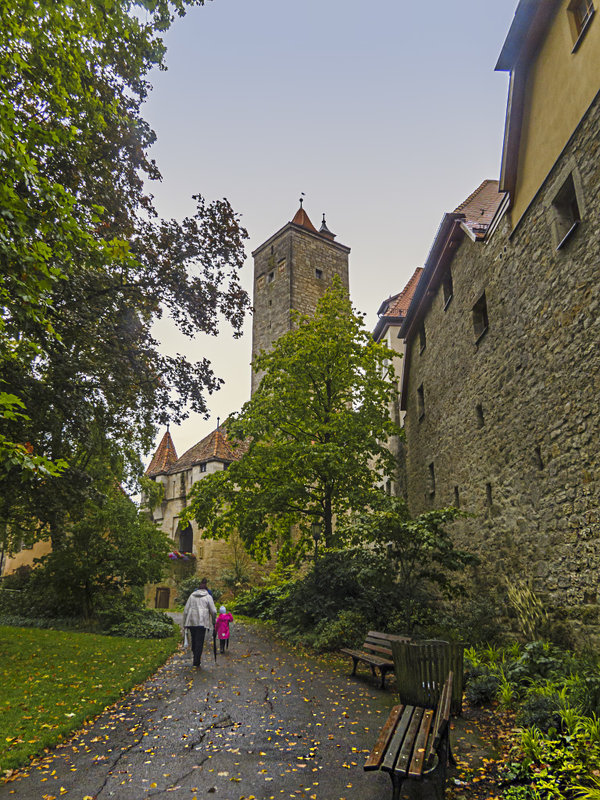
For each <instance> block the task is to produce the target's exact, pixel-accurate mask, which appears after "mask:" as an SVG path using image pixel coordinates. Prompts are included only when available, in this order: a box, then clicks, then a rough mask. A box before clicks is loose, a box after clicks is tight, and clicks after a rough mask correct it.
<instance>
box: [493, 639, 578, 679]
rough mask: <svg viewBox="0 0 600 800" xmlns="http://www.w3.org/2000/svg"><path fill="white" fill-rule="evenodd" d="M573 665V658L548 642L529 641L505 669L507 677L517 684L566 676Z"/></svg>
mask: <svg viewBox="0 0 600 800" xmlns="http://www.w3.org/2000/svg"><path fill="white" fill-rule="evenodd" d="M572 667H573V659H572V657H571V656H569V655H568V654H566V653H562V652H561V651H560V650H559V649H558V648H557V647H554V646H553V645H551V644H549V643H548V642H530V643H529V644H527V645H525V647H524V648H523V654H522V655H521V656H520V657H519V658H518V659H517V660H516V661H515V662H514V663H513V664H511V665H510V666H509V667H508V669H507V677H508V678H509V679H510V680H511V681H513V682H514V683H518V684H529V683H531V682H532V681H538V680H540V679H543V680H555V679H557V678H561V677H567V676H568V675H569V674H570V673H571V671H572Z"/></svg>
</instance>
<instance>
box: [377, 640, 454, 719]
mask: <svg viewBox="0 0 600 800" xmlns="http://www.w3.org/2000/svg"><path fill="white" fill-rule="evenodd" d="M392 655H393V659H394V671H395V673H396V682H397V684H398V693H399V695H400V702H402V703H405V704H410V705H418V706H426V707H428V708H435V707H436V706H437V705H438V702H439V700H440V697H441V695H442V689H443V687H444V683H445V681H446V678H447V676H448V674H449V673H450V672H452V673H453V676H454V679H453V682H452V697H451V706H450V710H451V712H452V713H453V714H460V713H461V711H462V690H463V660H464V644H461V643H457V642H452V643H450V642H444V641H441V640H431V641H423V642H392Z"/></svg>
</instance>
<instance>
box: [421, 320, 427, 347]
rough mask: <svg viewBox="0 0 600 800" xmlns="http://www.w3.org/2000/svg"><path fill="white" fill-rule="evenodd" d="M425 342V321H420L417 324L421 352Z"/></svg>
mask: <svg viewBox="0 0 600 800" xmlns="http://www.w3.org/2000/svg"><path fill="white" fill-rule="evenodd" d="M426 344H427V337H426V336H425V323H424V322H422V323H421V325H420V326H419V346H420V348H421V353H422V352H423V350H425V346H426Z"/></svg>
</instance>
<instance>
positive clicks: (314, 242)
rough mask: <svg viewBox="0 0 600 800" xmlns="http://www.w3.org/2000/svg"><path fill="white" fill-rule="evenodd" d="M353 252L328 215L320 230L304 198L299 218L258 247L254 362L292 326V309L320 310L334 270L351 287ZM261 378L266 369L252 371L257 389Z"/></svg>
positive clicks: (255, 279)
mask: <svg viewBox="0 0 600 800" xmlns="http://www.w3.org/2000/svg"><path fill="white" fill-rule="evenodd" d="M349 252H350V248H349V247H346V246H345V245H343V244H340V243H339V242H336V241H335V234H333V233H331V231H330V230H329V229H328V227H327V225H326V224H325V215H323V222H322V224H321V228H320V230H317V229H316V228H315V226H314V225H313V224H312V222H311V221H310V219H309V218H308V215H307V213H306V212H305V211H304V209H303V208H302V200H301V201H300V208H299V209H298V211H297V212H296V215H295V217H294V218H293V220H292V221H291V222H288V223H287V224H286V225H284V226H283V228H281V229H280V230H278V231H277V233H275V234H273V236H271V237H270V238H269V239H267V241H266V242H264V243H263V244H261V245H260V247H257V248H256V250H255V251H254V252H253V253H252V256H253V258H254V318H253V324H252V361H254V359H255V358H256V356H258V355H259V353H260V352H261V351H262V350H269V349H270V348H271V346H272V344H273V342H275V341H276V340H277V339H278V338H279V337H280V336H282V335H283V334H284V333H287V332H288V331H289V330H290V329H291V327H292V313H291V312H292V310H293V311H298V312H300V313H301V314H314V312H315V309H316V307H317V302H318V300H319V298H320V297H321V296H322V295H323V294H324V293H325V292H326V291H327V289H328V288H329V287H330V286H331V283H332V281H333V277H334V275H338V276H339V278H340V280H341V282H342V285H343V286H345V288H346V289H348V254H349ZM260 379H261V375H260V374H258V373H256V372H253V373H252V393H254V391H255V390H256V388H257V386H258V384H259V383H260Z"/></svg>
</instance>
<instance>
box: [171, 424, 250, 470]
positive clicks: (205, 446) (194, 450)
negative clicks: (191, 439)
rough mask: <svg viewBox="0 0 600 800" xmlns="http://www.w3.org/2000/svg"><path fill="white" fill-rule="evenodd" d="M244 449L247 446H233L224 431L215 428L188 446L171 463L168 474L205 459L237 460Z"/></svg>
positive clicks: (203, 461)
mask: <svg viewBox="0 0 600 800" xmlns="http://www.w3.org/2000/svg"><path fill="white" fill-rule="evenodd" d="M246 450H247V446H246V445H244V444H242V445H240V446H238V447H233V446H232V444H231V443H230V442H229V441H228V439H227V435H226V433H225V431H224V430H223V429H222V428H217V429H216V430H214V431H213V432H212V433H209V434H208V436H206V437H205V438H204V439H202V441H200V442H198V444H195V445H194V446H193V447H190V449H189V450H187V451H186V452H185V453H184V454H183V455H182V456H181V458H180V459H178V460H177V462H176V463H175V464H172V466H171V468H170V469H169V474H170V475H172V474H173V473H176V472H183V471H184V470H186V469H190V468H191V467H193V466H194V464H202V463H205V462H206V461H227V462H231V461H237V460H238V459H240V458H241V457H242V455H243V454H244V453H245V452H246Z"/></svg>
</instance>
